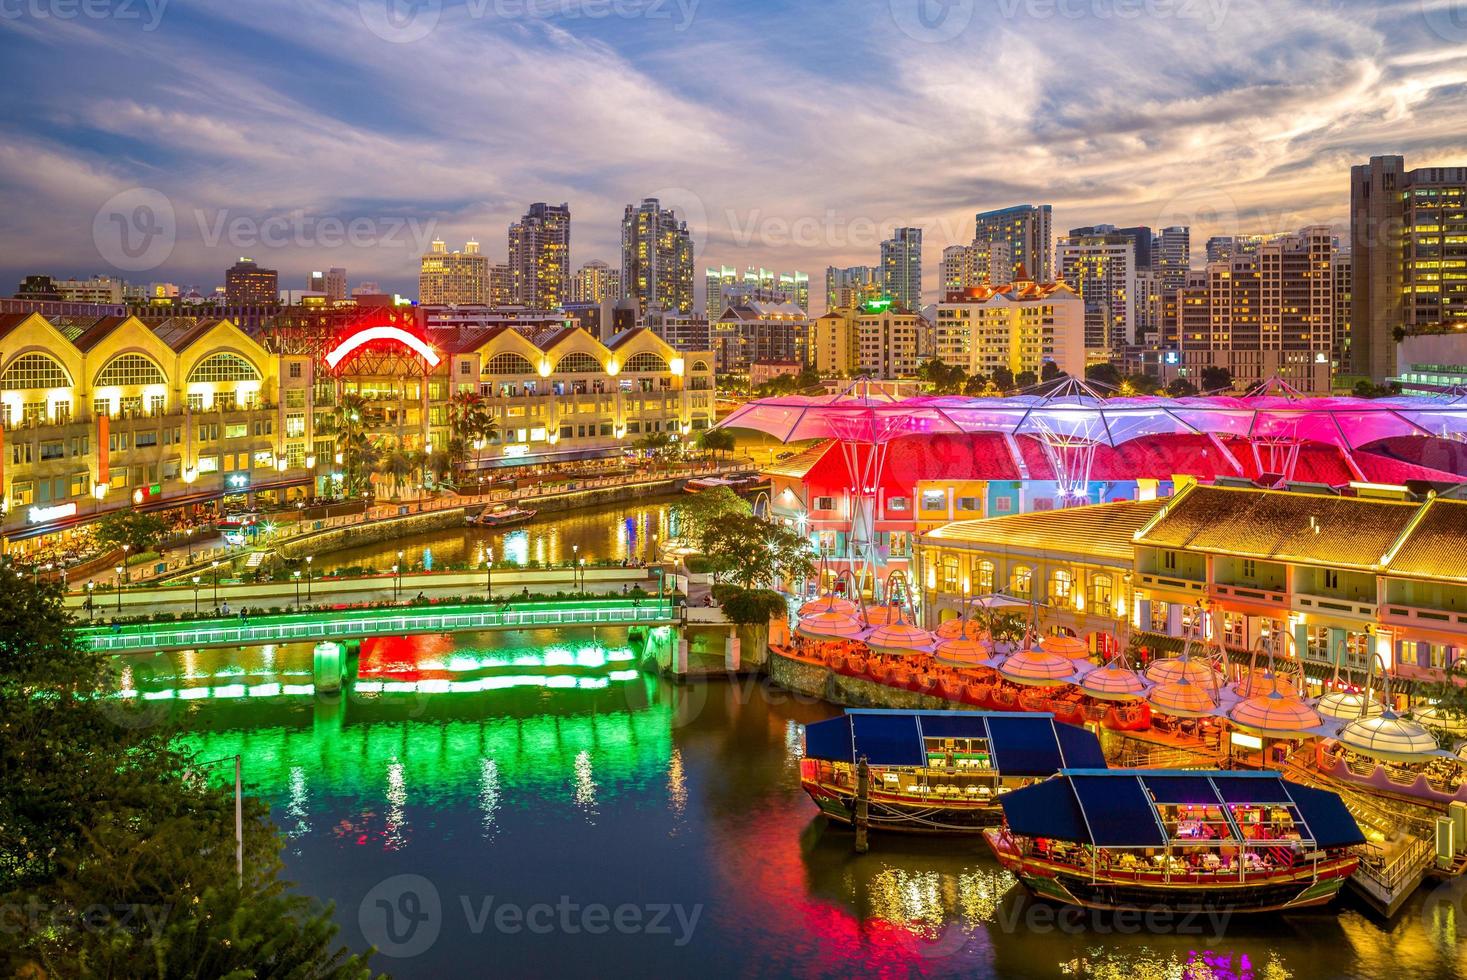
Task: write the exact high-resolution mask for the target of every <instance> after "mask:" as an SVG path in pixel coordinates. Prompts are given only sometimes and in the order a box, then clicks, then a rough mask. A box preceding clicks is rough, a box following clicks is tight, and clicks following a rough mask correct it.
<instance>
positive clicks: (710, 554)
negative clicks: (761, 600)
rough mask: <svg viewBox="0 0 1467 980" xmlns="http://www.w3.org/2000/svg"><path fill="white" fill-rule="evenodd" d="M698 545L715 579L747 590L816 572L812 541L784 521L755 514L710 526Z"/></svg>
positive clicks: (739, 516) (725, 520)
mask: <svg viewBox="0 0 1467 980" xmlns="http://www.w3.org/2000/svg"><path fill="white" fill-rule="evenodd" d="M698 544H699V547H700V548H701V549H702V551H703V554H704V555H705V556H707V558H708V560H709V562H710V565H711V567H712V569H713V575H714V577H715V578H717V579H719V580H720V581H724V582H734V583H737V584H738V585H740V586H742V587H743V588H745V589H752V588H755V587H773V586H775V585H778V584H779V582H780V581H781V580H784V579H797V578H803V577H806V576H810V575H813V574H814V573H815V562H814V558H813V555H812V552H811V550H810V542H808V541H806V540H805V539H804V538H803V537H801V536H800V535H799V534H797V533H795V532H794V531H792V530H790V529H789V528H787V527H785V526H784V525H782V524H773V523H770V522H769V521H766V520H763V519H761V518H758V517H755V516H753V515H752V514H743V515H736V516H730V517H724V518H723V519H721V520H718V521H716V522H714V523H712V524H709V525H707V526H706V527H705V528H704V529H703V534H702V536H701V537H700V539H699V541H698Z"/></svg>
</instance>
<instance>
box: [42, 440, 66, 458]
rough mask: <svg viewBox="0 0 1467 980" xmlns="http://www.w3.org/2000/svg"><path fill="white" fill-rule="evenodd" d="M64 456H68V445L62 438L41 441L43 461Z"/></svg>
mask: <svg viewBox="0 0 1467 980" xmlns="http://www.w3.org/2000/svg"><path fill="white" fill-rule="evenodd" d="M64 458H66V445H65V444H64V443H62V441H61V440H60V439H57V440H56V441H55V442H43V443H41V462H43V463H44V462H46V461H47V460H48V459H64Z"/></svg>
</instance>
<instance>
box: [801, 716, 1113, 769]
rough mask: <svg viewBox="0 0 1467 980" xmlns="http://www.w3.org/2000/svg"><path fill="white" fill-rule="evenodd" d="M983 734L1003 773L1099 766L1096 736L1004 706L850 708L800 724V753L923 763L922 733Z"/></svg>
mask: <svg viewBox="0 0 1467 980" xmlns="http://www.w3.org/2000/svg"><path fill="white" fill-rule="evenodd" d="M927 738H982V739H987V740H988V746H989V751H990V752H991V753H992V755H993V766H994V768H995V769H997V770H998V771H999V772H1000V773H1002V774H1004V775H1006V776H1050V775H1053V774H1054V773H1056V772H1058V771H1059V770H1061V769H1064V768H1066V767H1101V768H1103V767H1104V766H1105V756H1104V755H1102V754H1101V751H1100V742H1099V740H1098V739H1096V737H1095V735H1094V734H1093V733H1091V732H1088V731H1086V730H1085V729H1083V728H1077V727H1075V726H1073V725H1066V724H1064V723H1062V722H1057V721H1055V719H1054V715H1050V714H1041V713H1038V712H1021V711H1014V712H1007V711H897V710H883V709H851V710H849V711H847V712H846V713H845V714H844V715H842V716H840V717H839V718H831V719H829V720H827V721H817V722H814V723H813V724H810V725H806V726H805V755H806V756H807V757H809V758H812V759H824V760H827V761H830V762H852V763H853V762H856V761H858V760H859V759H860V758H861V757H862V756H864V757H865V758H866V761H868V762H869V763H871V764H872V765H874V766H921V765H926V763H927V753H926V747H925V744H924V741H923V740H924V739H927Z"/></svg>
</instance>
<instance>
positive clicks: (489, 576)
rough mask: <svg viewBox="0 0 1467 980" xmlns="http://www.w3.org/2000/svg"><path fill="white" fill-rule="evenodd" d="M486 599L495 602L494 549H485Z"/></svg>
mask: <svg viewBox="0 0 1467 980" xmlns="http://www.w3.org/2000/svg"><path fill="white" fill-rule="evenodd" d="M484 598H485V600H486V601H488V602H493V601H494V549H493V548H485V549H484Z"/></svg>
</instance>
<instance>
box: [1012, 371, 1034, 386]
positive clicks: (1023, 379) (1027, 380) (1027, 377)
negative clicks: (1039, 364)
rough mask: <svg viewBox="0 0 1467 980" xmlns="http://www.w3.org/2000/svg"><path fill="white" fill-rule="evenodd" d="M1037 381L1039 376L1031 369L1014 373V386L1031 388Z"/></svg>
mask: <svg viewBox="0 0 1467 980" xmlns="http://www.w3.org/2000/svg"><path fill="white" fill-rule="evenodd" d="M1038 383H1039V376H1038V375H1036V374H1035V373H1034V372H1033V371H1020V372H1019V373H1018V374H1016V375H1014V386H1015V387H1016V388H1032V387H1034V386H1035V385H1037V384H1038Z"/></svg>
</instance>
